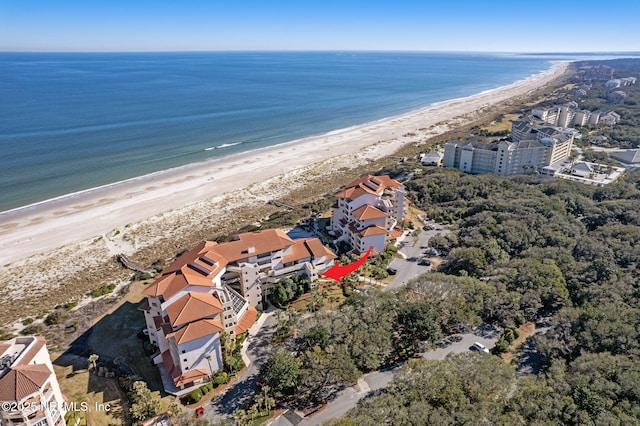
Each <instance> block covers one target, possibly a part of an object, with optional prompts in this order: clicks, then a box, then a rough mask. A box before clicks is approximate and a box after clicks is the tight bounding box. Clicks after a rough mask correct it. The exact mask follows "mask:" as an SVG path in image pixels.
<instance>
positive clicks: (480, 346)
mask: <svg viewBox="0 0 640 426" xmlns="http://www.w3.org/2000/svg"><path fill="white" fill-rule="evenodd" d="M471 350H472V351H481V352H486V353H489V349H487V347H486V346H485V345H483V344H482V343H480V342H473V345H471Z"/></svg>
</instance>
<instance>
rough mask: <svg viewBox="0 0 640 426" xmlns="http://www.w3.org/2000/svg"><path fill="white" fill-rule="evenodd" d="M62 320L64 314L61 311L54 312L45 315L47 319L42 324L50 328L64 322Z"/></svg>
mask: <svg viewBox="0 0 640 426" xmlns="http://www.w3.org/2000/svg"><path fill="white" fill-rule="evenodd" d="M64 319H65V314H64V313H63V312H62V311H59V310H56V311H54V312H52V313H50V314H49V315H47V317H46V318H45V319H44V323H45V324H46V325H48V326H52V325H56V324H59V323H60V322H62V321H64Z"/></svg>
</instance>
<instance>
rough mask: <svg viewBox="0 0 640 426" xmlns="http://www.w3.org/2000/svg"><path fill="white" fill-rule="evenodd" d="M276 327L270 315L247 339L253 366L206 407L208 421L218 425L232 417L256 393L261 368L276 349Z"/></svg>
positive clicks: (248, 351) (248, 352) (273, 318)
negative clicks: (274, 340)
mask: <svg viewBox="0 0 640 426" xmlns="http://www.w3.org/2000/svg"><path fill="white" fill-rule="evenodd" d="M263 315H266V314H263ZM275 325H276V319H275V316H274V315H269V316H268V317H267V318H266V319H265V321H264V324H263V325H262V327H261V328H260V329H259V330H258V331H257V332H256V334H255V335H250V336H249V337H248V338H247V339H249V346H248V348H247V356H248V357H249V360H251V364H250V365H249V367H247V369H246V370H245V371H244V372H243V373H242V375H241V376H240V377H239V378H238V380H237V381H236V382H235V383H234V384H233V385H232V386H230V387H229V388H227V389H226V390H225V391H224V392H223V393H221V394H220V395H218V396H216V397H215V398H213V399H212V400H211V401H210V402H208V403H207V404H205V405H204V407H205V417H204V418H205V419H206V420H208V421H210V422H212V423H216V422H220V421H222V420H223V419H225V418H229V417H231V415H232V414H233V412H234V411H235V410H237V409H238V408H242V405H243V403H244V402H245V400H246V399H247V398H249V397H251V396H253V395H254V394H255V393H256V389H257V387H256V384H255V383H256V378H257V377H258V372H259V370H260V366H261V365H262V364H263V363H264V362H265V361H266V360H267V358H268V357H269V355H271V353H272V352H273V350H274V349H275V348H274V346H273V342H272V337H273V333H274V331H275Z"/></svg>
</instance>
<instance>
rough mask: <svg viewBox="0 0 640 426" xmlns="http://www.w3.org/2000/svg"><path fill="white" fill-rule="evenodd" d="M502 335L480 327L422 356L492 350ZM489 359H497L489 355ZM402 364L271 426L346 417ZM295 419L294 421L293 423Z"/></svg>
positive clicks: (310, 425)
mask: <svg viewBox="0 0 640 426" xmlns="http://www.w3.org/2000/svg"><path fill="white" fill-rule="evenodd" d="M499 336H500V331H499V330H497V329H495V328H492V327H490V326H485V327H481V328H478V329H477V330H476V331H475V332H474V333H466V334H462V340H461V341H460V342H457V343H453V344H451V345H450V346H447V347H446V348H439V349H436V350H433V351H428V352H425V353H423V354H422V356H423V357H424V358H426V359H433V360H443V359H445V358H446V356H447V355H449V354H450V353H462V352H467V351H469V350H470V349H469V348H470V347H471V345H473V343H474V342H480V343H482V344H483V345H485V346H486V347H487V348H489V349H491V348H493V346H494V345H495V343H496V341H497V340H498V337H499ZM487 356H494V355H490V354H487ZM402 365H403V364H402V363H401V364H398V365H397V366H395V367H393V368H390V369H386V370H382V371H375V372H373V373H369V374H366V375H364V376H363V377H362V378H361V379H360V380H359V381H358V384H357V385H356V386H354V387H350V388H347V389H344V390H343V391H342V392H340V393H339V394H338V396H337V397H336V398H335V399H334V400H333V401H331V402H330V403H329V404H328V406H327V407H326V408H325V409H324V410H322V411H321V412H319V413H318V414H315V415H313V416H311V417H307V418H300V417H299V416H297V415H296V414H294V413H290V414H289V416H287V417H288V418H287V417H285V416H280V417H278V418H276V419H274V421H273V422H272V423H269V424H270V425H271V426H292V425H299V426H317V425H321V424H322V423H323V422H326V421H327V420H329V419H332V418H337V417H342V416H344V415H345V414H346V413H347V412H348V411H349V410H350V409H352V408H354V407H355V406H356V405H357V404H358V402H359V401H360V400H361V399H362V398H364V397H366V396H368V395H370V394H372V393H373V392H375V391H377V390H380V389H383V388H386V387H387V386H388V385H389V383H391V380H393V376H394V375H395V373H396V372H397V371H398V369H400V368H401V367H402ZM291 420H293V421H291Z"/></svg>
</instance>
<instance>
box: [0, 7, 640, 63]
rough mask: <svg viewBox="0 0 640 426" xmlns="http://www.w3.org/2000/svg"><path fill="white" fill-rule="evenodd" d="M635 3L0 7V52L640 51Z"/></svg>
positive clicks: (637, 13)
mask: <svg viewBox="0 0 640 426" xmlns="http://www.w3.org/2000/svg"><path fill="white" fill-rule="evenodd" d="M638 17H640V1H639V0H621V1H619V0H616V1H613V2H604V1H591V0H582V1H577V0H565V1H562V0H538V1H535V0H534V1H522V0H513V1H482V0H473V1H466V0H462V1H454V0H453V1H447V0H440V1H433V0H422V1H409V0H395V1H376V0H367V1H350V0H340V1H334V0H323V1H313V2H311V1H305V0H296V1H283V0H263V1H255V0H244V1H243V0H235V1H234V0H226V1H218V0H197V1H193V0H170V1H165V0H153V1H150V0H101V1H96V0H83V1H71V0H0V51H7V50H10V51H21V50H26V51H34V50H36V51H148V50H462V51H502V52H541V51H543V52H584V51H589V52H592V51H640V25H639V24H638Z"/></svg>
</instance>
